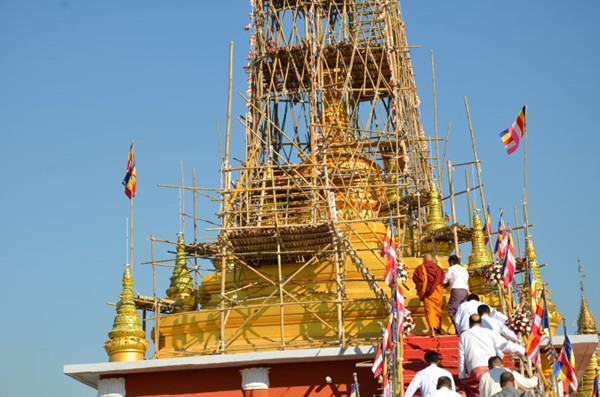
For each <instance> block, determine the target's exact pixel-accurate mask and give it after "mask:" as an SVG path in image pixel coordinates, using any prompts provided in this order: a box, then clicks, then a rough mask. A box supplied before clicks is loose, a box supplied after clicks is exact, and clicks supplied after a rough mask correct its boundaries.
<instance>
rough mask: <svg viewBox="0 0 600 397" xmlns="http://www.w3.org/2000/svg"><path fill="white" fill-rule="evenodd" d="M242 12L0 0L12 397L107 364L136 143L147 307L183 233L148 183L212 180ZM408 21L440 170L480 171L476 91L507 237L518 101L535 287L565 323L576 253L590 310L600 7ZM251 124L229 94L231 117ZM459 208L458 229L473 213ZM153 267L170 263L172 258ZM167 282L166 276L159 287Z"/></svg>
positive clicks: (406, 12)
mask: <svg viewBox="0 0 600 397" xmlns="http://www.w3.org/2000/svg"><path fill="white" fill-rule="evenodd" d="M249 10H250V8H249V5H248V3H247V2H246V1H241V2H238V1H220V2H205V1H191V0H180V1H177V2H164V1H154V0H145V1H141V0H131V1H127V2H119V1H114V0H108V1H102V2H94V1H76V0H71V1H67V0H63V1H49V0H47V1H42V0H19V1H17V0H0V54H2V61H1V62H0V114H1V116H0V134H1V135H0V136H1V137H2V144H1V145H0V175H2V180H3V194H2V195H0V208H1V210H0V211H1V218H0V219H1V224H2V227H1V228H0V241H1V242H2V247H3V250H2V251H3V261H2V262H3V277H1V278H0V287H1V290H2V291H3V294H4V297H5V312H4V321H3V322H2V324H3V326H2V327H1V329H0V340H1V341H2V346H1V347H2V352H3V354H2V355H1V356H0V357H1V358H0V369H1V370H0V384H2V385H3V386H2V389H3V391H4V393H6V395H20V396H37V395H40V394H42V393H44V392H48V391H51V393H50V394H53V395H62V396H90V397H91V396H95V395H96V392H95V390H92V389H90V388H88V387H87V386H84V385H81V384H79V383H77V382H75V381H73V380H71V379H70V378H67V377H66V376H64V375H63V374H62V365H64V364H73V363H90V362H104V361H106V360H107V356H106V354H105V353H104V350H103V347H102V346H103V342H104V340H106V338H107V332H108V331H109V330H110V328H111V326H112V320H113V317H114V308H113V307H111V306H107V305H106V304H105V302H106V301H115V300H116V297H117V295H118V293H119V290H120V278H121V274H122V271H123V263H124V262H125V260H126V259H125V254H126V249H125V246H126V244H125V229H126V227H125V225H126V217H127V216H128V212H129V208H128V201H127V199H126V197H125V195H124V194H123V191H122V186H121V185H120V182H121V179H122V178H123V174H124V168H125V160H126V154H127V148H128V145H129V140H130V139H135V142H136V162H137V166H138V196H137V197H136V203H135V205H136V215H135V221H136V222H135V229H136V232H135V238H134V241H135V247H136V251H135V256H134V263H135V269H134V272H135V275H134V276H135V279H136V284H135V286H136V289H137V291H138V292H139V293H142V294H145V295H151V293H152V290H151V288H152V283H151V279H152V274H151V269H150V268H148V267H145V266H142V265H139V263H140V262H143V261H148V260H149V259H150V243H149V241H148V236H150V235H151V234H153V235H155V236H156V237H159V238H164V239H170V240H173V239H175V234H176V233H177V231H178V230H179V218H178V215H177V213H178V210H179V208H178V206H179V204H178V201H179V193H178V191H176V190H173V189H166V188H160V187H157V185H158V184H174V185H175V184H178V183H179V181H180V161H183V163H184V167H185V178H186V182H187V183H189V184H191V178H192V172H191V170H192V169H193V168H195V169H196V173H197V183H198V184H199V185H203V186H208V187H218V186H219V183H220V179H219V172H218V167H219V163H218V161H219V147H218V140H217V135H216V124H217V122H218V124H219V126H220V129H221V131H224V130H225V122H224V121H225V114H226V101H227V98H226V96H227V67H228V45H229V41H231V40H233V41H234V42H235V65H234V67H235V76H234V90H235V92H244V91H245V88H246V83H245V75H244V74H243V71H242V67H243V66H244V64H245V56H246V54H247V51H248V44H247V43H248V34H247V32H244V31H243V30H242V28H243V26H245V25H246V24H247V23H248V12H249ZM402 11H403V16H404V19H405V22H406V26H407V35H408V42H409V44H410V45H418V46H420V47H419V48H416V49H414V50H413V52H412V57H413V62H414V65H415V71H416V74H417V77H416V78H417V85H418V89H419V95H420V97H421V101H422V105H421V113H422V121H423V124H424V126H425V131H426V133H427V134H428V135H430V136H431V135H433V112H432V94H431V91H432V90H431V70H430V58H429V51H430V49H433V50H434V52H435V65H436V77H437V91H438V118H439V131H440V135H441V136H444V135H445V131H446V127H447V124H448V121H451V123H452V127H451V133H450V142H449V149H448V153H449V159H450V160H452V161H453V162H454V163H462V162H467V161H471V160H472V159H473V157H472V151H471V143H470V138H469V133H468V125H467V122H466V116H465V111H464V104H463V96H467V97H468V100H469V105H470V110H471V116H472V119H473V127H474V129H475V132H476V139H477V146H478V149H479V156H480V158H481V159H482V160H483V163H482V172H483V178H484V184H485V193H486V199H487V200H488V201H490V202H491V208H492V212H493V213H494V214H496V213H497V211H498V208H499V207H503V208H504V209H505V211H506V212H507V219H509V220H510V221H511V223H513V224H514V222H513V215H512V207H513V205H519V206H520V196H521V193H522V184H523V168H522V167H523V157H522V156H523V150H522V148H520V149H519V150H518V152H517V153H515V154H513V155H511V156H507V155H506V152H505V151H504V149H503V147H502V144H501V143H500V141H499V138H498V132H499V131H501V130H502V129H504V128H506V127H508V125H510V124H511V123H512V122H513V121H514V118H515V117H516V115H517V113H518V111H519V109H520V108H521V106H522V105H523V103H524V102H527V103H528V107H529V117H528V120H527V123H528V131H529V134H530V135H529V141H528V145H529V154H528V181H529V186H528V193H529V219H530V223H533V224H535V227H534V228H533V229H532V230H531V234H532V235H533V238H534V242H535V245H536V248H537V250H538V258H539V260H540V262H541V263H547V264H548V266H547V267H544V268H543V269H542V275H543V278H544V281H545V282H547V283H549V288H550V289H551V297H552V299H553V301H554V303H556V304H557V305H558V307H559V310H560V311H561V312H563V313H564V314H565V315H566V316H567V320H568V325H569V329H570V330H574V327H573V322H574V320H575V319H576V317H577V313H578V310H579V290H578V282H579V278H578V274H577V271H576V270H577V258H581V260H582V263H583V265H584V269H585V272H586V273H587V277H586V279H585V281H586V285H587V297H588V301H589V303H590V305H591V308H592V311H593V312H594V313H595V314H596V315H597V316H600V299H598V298H599V295H598V292H597V291H596V290H595V287H596V285H597V284H598V282H599V280H600V270H599V267H598V264H597V263H596V260H597V250H596V249H595V248H596V246H595V244H597V241H598V240H599V238H600V232H599V231H598V228H597V225H598V224H599V222H600V219H599V218H600V216H599V213H598V209H597V200H596V198H597V196H598V194H599V185H598V177H597V164H596V154H595V153H596V151H597V148H598V147H599V144H600V142H599V141H600V138H599V134H598V129H599V128H598V123H597V121H596V115H597V113H598V108H600V100H599V98H598V92H599V88H600V84H599V82H600V80H599V77H598V73H597V70H598V67H599V64H600V54H599V52H598V51H597V48H598V44H597V39H598V37H600V26H599V25H598V24H597V21H596V19H597V16H598V15H600V3H598V2H596V1H591V0H589V1H584V0H581V1H577V2H571V3H569V4H568V5H567V4H565V3H564V2H558V1H544V2H542V1H537V0H531V1H527V2H523V1H512V0H507V1H502V2H482V1H458V0H457V1H452V2H449V1H443V0H430V1H426V0H418V1H417V0H407V1H405V2H403V3H402ZM243 111H244V104H243V102H242V100H241V98H240V97H239V96H238V95H235V96H234V104H233V114H234V116H237V115H241V114H242V113H243ZM217 120H218V121H217ZM232 125H233V128H232V134H233V138H232V150H233V156H235V157H238V158H241V152H240V150H239V149H240V148H241V145H240V143H241V142H242V136H243V135H242V134H243V129H242V128H241V126H240V124H239V123H237V122H236V121H234V122H233V124H232ZM468 172H469V173H470V177H471V179H472V172H473V170H472V169H468ZM462 173H463V171H462V170H457V173H456V175H455V180H457V181H458V182H457V185H460V184H461V183H462V182H461V181H462V180H463V174H462ZM446 191H447V190H446ZM187 202H188V209H190V207H189V205H190V204H191V199H190V197H189V196H188V197H187ZM459 205H460V206H462V208H463V209H462V210H461V214H463V219H462V220H463V222H466V220H465V212H464V207H466V203H465V202H464V201H463V202H461V203H460V204H459ZM198 210H199V216H200V217H202V218H208V219H214V218H215V217H214V213H215V211H216V210H217V208H216V207H215V204H214V203H211V202H210V201H208V200H205V199H202V200H199V203H198ZM495 217H496V215H494V218H495ZM494 222H495V220H494ZM201 226H202V227H204V225H201ZM186 231H187V233H188V236H190V235H191V228H189V227H188V228H187V230H186ZM200 235H201V236H203V237H209V236H211V233H210V232H204V231H201V232H200ZM594 241H596V243H594ZM465 248H468V247H465ZM156 254H157V257H159V258H169V257H170V254H168V253H167V247H166V246H161V245H158V246H157V251H156ZM169 275H170V274H169V271H168V270H164V271H161V272H159V279H160V280H161V282H160V284H159V287H158V289H159V292H160V293H164V290H165V289H166V288H167V285H166V283H167V282H168V277H169ZM32 378H33V379H35V382H31V379H32Z"/></svg>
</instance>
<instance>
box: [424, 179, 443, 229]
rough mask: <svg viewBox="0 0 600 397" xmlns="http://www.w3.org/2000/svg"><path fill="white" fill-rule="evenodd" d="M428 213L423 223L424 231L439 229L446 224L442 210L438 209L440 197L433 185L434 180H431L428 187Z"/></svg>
mask: <svg viewBox="0 0 600 397" xmlns="http://www.w3.org/2000/svg"><path fill="white" fill-rule="evenodd" d="M428 207H429V213H428V214H427V224H426V225H425V231H426V232H430V231H432V230H436V229H440V228H442V227H444V226H446V223H445V222H444V218H442V211H441V209H440V199H439V195H438V191H437V188H436V187H435V181H433V180H432V181H431V185H430V187H429V206H428Z"/></svg>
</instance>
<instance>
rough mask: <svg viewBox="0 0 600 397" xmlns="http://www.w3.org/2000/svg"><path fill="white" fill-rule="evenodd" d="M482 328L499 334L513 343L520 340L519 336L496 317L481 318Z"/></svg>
mask: <svg viewBox="0 0 600 397" xmlns="http://www.w3.org/2000/svg"><path fill="white" fill-rule="evenodd" d="M481 326H482V327H483V328H487V329H491V330H492V331H494V332H497V333H499V334H500V335H502V336H504V337H505V338H506V339H508V340H509V341H511V342H516V341H517V340H518V339H517V335H515V333H514V332H512V331H511V329H510V328H508V327H507V326H506V325H505V324H504V323H503V322H501V321H500V320H498V319H496V318H494V317H490V316H488V315H483V316H481Z"/></svg>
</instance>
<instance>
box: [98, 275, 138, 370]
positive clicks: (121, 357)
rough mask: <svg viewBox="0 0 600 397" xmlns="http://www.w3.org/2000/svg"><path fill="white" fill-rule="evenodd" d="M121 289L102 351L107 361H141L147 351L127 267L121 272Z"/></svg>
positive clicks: (131, 280)
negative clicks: (106, 354)
mask: <svg viewBox="0 0 600 397" xmlns="http://www.w3.org/2000/svg"><path fill="white" fill-rule="evenodd" d="M122 285H123V289H122V290H121V295H120V298H121V299H120V301H119V303H118V304H117V315H116V316H115V321H114V323H113V328H112V331H110V332H109V333H108V337H109V338H110V339H109V340H107V341H106V342H104V350H106V352H107V353H108V356H109V357H110V358H109V361H111V362H112V361H136V360H143V359H144V354H145V353H146V350H148V340H147V339H145V336H146V332H144V330H143V329H142V322H141V320H140V315H139V314H138V313H137V310H136V308H135V302H134V301H133V298H134V295H133V279H132V278H131V271H130V270H129V266H127V267H126V268H125V271H124V272H123V281H122Z"/></svg>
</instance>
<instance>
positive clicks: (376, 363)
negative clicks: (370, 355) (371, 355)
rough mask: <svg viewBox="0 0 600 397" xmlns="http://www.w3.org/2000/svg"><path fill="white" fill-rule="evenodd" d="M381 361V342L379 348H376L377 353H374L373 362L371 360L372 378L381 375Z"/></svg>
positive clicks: (382, 353) (382, 357)
mask: <svg viewBox="0 0 600 397" xmlns="http://www.w3.org/2000/svg"><path fill="white" fill-rule="evenodd" d="M383 359H384V352H383V341H381V342H380V343H379V346H377V353H375V360H373V366H372V367H371V371H372V372H373V377H374V378H377V377H378V376H379V375H380V374H381V371H383Z"/></svg>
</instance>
